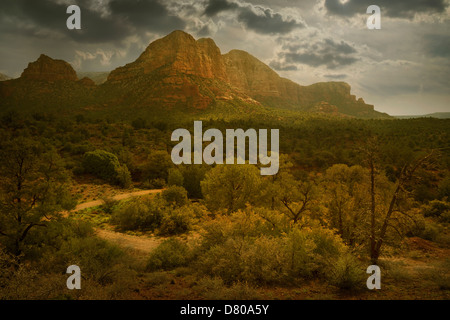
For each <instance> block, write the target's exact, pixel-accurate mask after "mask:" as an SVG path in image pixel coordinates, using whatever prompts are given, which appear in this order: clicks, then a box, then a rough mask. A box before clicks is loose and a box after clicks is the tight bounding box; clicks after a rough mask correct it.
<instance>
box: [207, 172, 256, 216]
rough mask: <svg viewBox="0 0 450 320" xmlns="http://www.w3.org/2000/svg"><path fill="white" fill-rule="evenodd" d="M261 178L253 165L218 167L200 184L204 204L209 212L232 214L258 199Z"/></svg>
mask: <svg viewBox="0 0 450 320" xmlns="http://www.w3.org/2000/svg"><path fill="white" fill-rule="evenodd" d="M260 186H261V177H260V172H259V169H258V168H257V167H255V166H253V165H246V164H245V165H218V166H216V167H215V168H213V169H211V170H210V171H209V172H208V173H207V174H206V176H205V179H204V180H203V181H202V182H201V187H202V193H203V195H204V199H205V203H206V205H207V207H208V208H210V209H211V210H215V211H216V210H220V209H226V210H228V211H229V212H234V211H237V210H239V209H243V208H245V205H246V204H247V203H250V204H254V203H255V202H256V200H257V199H258V198H259V197H260Z"/></svg>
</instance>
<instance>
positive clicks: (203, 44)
mask: <svg viewBox="0 0 450 320" xmlns="http://www.w3.org/2000/svg"><path fill="white" fill-rule="evenodd" d="M107 84H108V85H110V86H118V87H119V88H120V89H119V91H122V92H124V91H127V90H129V89H131V88H133V90H134V92H135V93H133V92H131V91H128V92H127V93H126V95H127V96H128V95H130V94H131V95H134V94H139V96H140V97H141V98H140V99H138V100H139V103H141V104H142V105H147V104H148V105H151V104H154V103H157V102H161V101H163V103H164V104H166V105H168V106H173V105H186V106H188V107H193V108H197V109H204V108H207V107H208V106H209V105H211V104H212V103H214V101H217V100H237V101H245V102H246V103H253V104H263V105H267V106H270V107H275V108H291V109H298V110H304V111H312V112H316V111H317V110H322V109H323V108H322V109H321V108H320V107H318V106H320V105H323V103H328V104H330V105H332V106H335V107H336V108H337V110H338V111H339V113H342V114H347V115H352V116H359V117H379V116H382V115H381V114H380V113H378V112H376V111H374V107H373V106H372V105H367V104H365V103H364V101H363V100H362V99H360V100H357V99H356V97H355V96H354V95H351V93H350V91H351V87H350V85H348V84H347V83H345V82H325V83H318V84H314V85H311V86H301V85H299V84H297V83H295V82H293V81H291V80H288V79H285V78H282V77H280V76H279V75H278V74H277V73H276V72H275V71H273V70H272V69H271V68H270V67H269V66H267V65H266V64H264V63H263V62H261V61H260V60H258V59H257V58H255V57H254V56H252V55H251V54H249V53H247V52H245V51H241V50H232V51H230V52H229V53H227V54H224V55H222V54H221V52H220V49H219V48H218V47H217V45H216V44H215V43H214V41H213V40H212V39H204V38H202V39H199V40H195V39H194V38H193V37H192V36H191V35H189V34H187V33H185V32H183V31H174V32H172V33H171V34H169V35H167V36H166V37H164V38H161V39H158V40H156V41H154V42H152V43H151V44H150V45H149V46H148V48H147V49H146V50H145V51H144V52H143V53H142V54H141V56H140V57H139V58H138V59H137V60H136V61H134V62H132V63H130V64H127V65H125V66H123V67H120V68H117V69H116V70H114V71H112V72H111V74H110V75H109V77H108V80H107ZM328 109H329V108H328ZM333 110H334V109H333ZM320 112H323V110H322V111H320ZM331 113H333V114H335V113H336V112H335V110H334V111H333V112H331Z"/></svg>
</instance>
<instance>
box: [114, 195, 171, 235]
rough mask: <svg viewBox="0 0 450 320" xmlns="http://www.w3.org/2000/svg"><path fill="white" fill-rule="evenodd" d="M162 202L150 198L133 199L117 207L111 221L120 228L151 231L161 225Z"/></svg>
mask: <svg viewBox="0 0 450 320" xmlns="http://www.w3.org/2000/svg"><path fill="white" fill-rule="evenodd" d="M163 211H164V203H162V201H157V200H152V199H133V200H131V201H129V202H127V203H125V204H124V205H123V206H121V207H119V208H118V209H117V210H116V211H114V213H113V214H112V217H111V223H112V224H114V225H116V226H117V227H118V228H119V229H121V230H143V231H146V230H149V231H153V230H155V229H156V228H158V227H159V226H160V225H161V220H162V217H163Z"/></svg>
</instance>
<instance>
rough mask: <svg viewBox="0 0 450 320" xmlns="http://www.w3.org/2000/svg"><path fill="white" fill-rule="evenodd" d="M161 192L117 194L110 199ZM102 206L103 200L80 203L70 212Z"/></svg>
mask: <svg viewBox="0 0 450 320" xmlns="http://www.w3.org/2000/svg"><path fill="white" fill-rule="evenodd" d="M162 191H163V189H154V190H142V191H135V192H129V193H123V194H119V195H117V196H114V197H112V198H113V199H114V200H123V199H127V198H132V197H138V196H145V195H147V194H152V193H160V192H162ZM102 204H103V200H94V201H89V202H85V203H80V204H79V205H77V206H76V207H75V209H73V210H72V211H71V212H77V211H80V210H83V209H87V208H92V207H96V206H100V205H102Z"/></svg>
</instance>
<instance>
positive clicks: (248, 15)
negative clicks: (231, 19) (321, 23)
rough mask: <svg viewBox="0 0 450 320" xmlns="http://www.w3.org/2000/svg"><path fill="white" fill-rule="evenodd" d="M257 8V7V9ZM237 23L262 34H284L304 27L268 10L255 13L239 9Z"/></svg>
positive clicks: (246, 8)
mask: <svg viewBox="0 0 450 320" xmlns="http://www.w3.org/2000/svg"><path fill="white" fill-rule="evenodd" d="M257 8H259V7H257ZM240 11H241V12H240V13H239V15H238V21H239V22H242V23H244V25H245V26H246V27H247V28H248V29H251V30H253V31H256V32H258V33H263V34H285V33H289V32H291V31H292V30H294V29H296V28H303V27H304V25H303V24H302V23H300V22H297V21H295V20H293V19H292V20H285V19H284V18H283V17H282V16H281V14H279V13H275V12H273V11H272V10H270V9H262V8H261V9H260V10H259V11H260V12H259V13H255V12H254V11H253V10H252V9H251V8H250V7H244V8H241V9H240Z"/></svg>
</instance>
